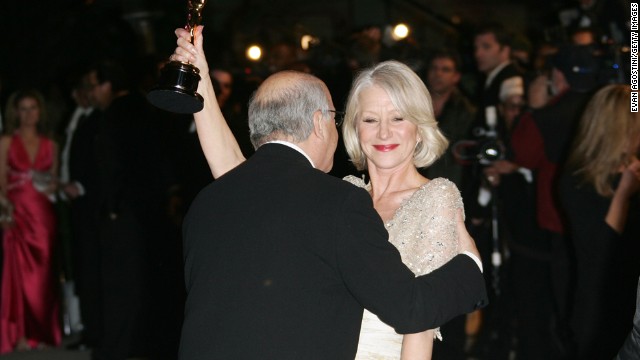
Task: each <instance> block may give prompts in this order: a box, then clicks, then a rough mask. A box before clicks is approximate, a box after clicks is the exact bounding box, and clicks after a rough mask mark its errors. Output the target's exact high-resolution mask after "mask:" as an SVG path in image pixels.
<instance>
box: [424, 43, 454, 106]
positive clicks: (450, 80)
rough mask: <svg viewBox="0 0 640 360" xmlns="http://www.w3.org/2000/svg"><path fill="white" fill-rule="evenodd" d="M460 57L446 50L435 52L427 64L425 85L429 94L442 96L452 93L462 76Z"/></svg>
mask: <svg viewBox="0 0 640 360" xmlns="http://www.w3.org/2000/svg"><path fill="white" fill-rule="evenodd" d="M461 65H462V60H461V59H460V55H459V54H458V53H457V52H455V51H453V50H448V49H443V50H439V51H437V52H436V53H435V54H434V55H433V56H432V57H431V61H430V62H429V67H428V69H427V84H428V85H429V89H430V91H431V94H433V95H443V94H446V93H450V92H452V91H453V90H454V89H455V88H456V87H457V86H458V83H460V78H461V76H462V73H461V70H460V67H461Z"/></svg>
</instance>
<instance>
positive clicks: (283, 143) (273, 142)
mask: <svg viewBox="0 0 640 360" xmlns="http://www.w3.org/2000/svg"><path fill="white" fill-rule="evenodd" d="M266 144H280V145H284V146H288V147H290V148H292V149H293V150H295V151H297V152H299V153H300V154H302V155H304V157H306V158H307V160H309V162H310V163H311V166H313V168H314V169H315V168H316V165H315V164H314V163H313V161H312V160H311V158H310V157H309V155H307V153H305V152H304V151H303V150H302V149H301V148H300V147H299V146H298V145H296V144H294V143H290V142H288V141H283V140H273V141H267V142H266Z"/></svg>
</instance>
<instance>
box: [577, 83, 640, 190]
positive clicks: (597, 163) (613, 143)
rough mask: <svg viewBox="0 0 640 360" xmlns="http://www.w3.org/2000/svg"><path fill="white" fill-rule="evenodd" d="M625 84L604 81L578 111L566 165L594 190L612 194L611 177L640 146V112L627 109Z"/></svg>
mask: <svg viewBox="0 0 640 360" xmlns="http://www.w3.org/2000/svg"><path fill="white" fill-rule="evenodd" d="M630 103H631V88H630V86H629V85H623V84H614V85H607V86H605V87H603V88H601V89H600V90H598V92H596V94H595V95H594V96H593V97H592V98H591V100H590V101H589V103H588V104H587V107H586V109H585V111H584V113H583V115H582V118H581V120H580V123H579V125H578V130H577V133H576V138H575V139H576V140H575V142H574V145H573V150H572V152H571V155H570V157H569V166H570V167H571V168H572V169H574V170H575V172H576V174H578V175H579V176H581V177H582V179H583V181H585V182H586V183H590V184H592V185H593V186H594V187H595V189H596V191H597V192H598V193H599V194H600V195H602V196H607V197H610V196H612V195H613V182H614V178H615V177H616V176H617V174H619V173H620V172H621V171H622V170H623V169H624V168H625V167H626V165H627V164H628V163H629V162H630V160H631V159H633V158H634V157H635V158H637V157H638V152H639V150H640V115H639V114H638V113H637V112H631V111H629V104H630Z"/></svg>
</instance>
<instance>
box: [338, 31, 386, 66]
mask: <svg viewBox="0 0 640 360" xmlns="http://www.w3.org/2000/svg"><path fill="white" fill-rule="evenodd" d="M349 42H350V45H349V53H348V55H347V65H348V66H349V68H350V69H351V71H352V72H354V73H355V72H357V71H358V70H360V69H362V68H365V67H368V66H372V65H374V64H376V63H378V62H380V60H381V59H382V56H381V53H382V48H383V44H382V30H381V29H380V27H379V26H376V25H368V26H364V27H363V28H362V29H360V30H359V31H356V32H354V33H353V34H351V37H350V38H349Z"/></svg>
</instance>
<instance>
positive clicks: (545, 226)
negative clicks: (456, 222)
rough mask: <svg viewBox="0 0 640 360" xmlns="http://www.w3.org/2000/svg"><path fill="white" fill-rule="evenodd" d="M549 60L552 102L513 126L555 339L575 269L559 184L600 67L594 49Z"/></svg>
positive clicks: (568, 49) (572, 49) (561, 331)
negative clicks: (544, 263)
mask: <svg viewBox="0 0 640 360" xmlns="http://www.w3.org/2000/svg"><path fill="white" fill-rule="evenodd" d="M550 60H551V65H552V69H551V71H550V73H549V75H550V78H549V88H550V91H551V95H552V98H551V99H550V100H549V101H548V102H547V104H546V105H545V106H543V107H541V108H539V109H536V110H533V111H531V112H527V113H525V114H524V115H523V116H522V118H521V119H520V122H519V123H518V124H517V125H516V126H515V128H514V131H513V136H512V143H511V144H512V148H513V151H514V160H515V162H516V163H517V164H518V165H519V166H524V167H526V168H529V169H531V170H532V171H534V172H535V173H536V179H535V181H536V190H537V191H536V212H537V222H538V226H539V227H540V228H541V237H540V239H539V241H540V242H541V244H542V245H543V246H549V248H550V252H551V261H550V274H551V283H552V289H553V301H554V305H555V313H556V314H555V316H556V324H557V326H556V329H554V330H555V335H556V336H558V337H560V338H565V336H566V334H567V324H566V322H567V319H568V316H569V313H568V298H569V295H570V294H569V288H570V281H571V272H572V269H571V266H570V264H571V263H570V256H569V253H568V246H567V243H568V241H567V238H566V237H565V231H564V230H565V229H564V223H563V219H562V218H561V216H560V211H559V207H558V202H557V196H556V195H557V194H556V191H555V182H556V178H557V174H558V169H559V168H560V167H561V166H562V164H563V162H564V160H565V158H566V155H567V150H568V146H569V145H570V143H571V141H572V138H573V136H574V129H575V126H576V124H577V121H578V119H579V118H580V115H581V114H582V112H583V110H584V108H585V106H586V103H587V101H588V100H589V98H590V97H591V94H592V91H593V90H594V89H595V88H596V87H597V86H598V81H597V80H598V71H599V63H598V59H597V57H596V56H595V55H594V54H593V52H592V48H591V47H588V46H576V45H567V46H564V47H561V48H560V49H559V51H558V52H557V53H556V54H555V55H554V56H553V57H552V58H551V59H550ZM532 93H534V91H532ZM559 350H560V351H566V349H562V348H561V349H559Z"/></svg>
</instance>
